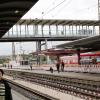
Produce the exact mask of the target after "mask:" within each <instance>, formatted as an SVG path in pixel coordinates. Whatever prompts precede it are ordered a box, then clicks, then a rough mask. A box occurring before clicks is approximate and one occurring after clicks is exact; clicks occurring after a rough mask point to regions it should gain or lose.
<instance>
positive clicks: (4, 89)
mask: <svg viewBox="0 0 100 100" xmlns="http://www.w3.org/2000/svg"><path fill="white" fill-rule="evenodd" d="M3 74H4V72H3V70H2V69H0V100H12V94H11V88H10V86H9V84H8V82H7V81H6V80H5V79H3Z"/></svg>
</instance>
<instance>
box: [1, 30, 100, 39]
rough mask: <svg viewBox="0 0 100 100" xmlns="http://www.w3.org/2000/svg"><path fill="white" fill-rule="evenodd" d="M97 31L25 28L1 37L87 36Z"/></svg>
mask: <svg viewBox="0 0 100 100" xmlns="http://www.w3.org/2000/svg"><path fill="white" fill-rule="evenodd" d="M98 34H99V31H97V32H95V33H93V32H91V33H84V32H83V33H82V32H80V33H79V32H76V30H73V31H72V30H66V32H63V31H62V30H58V31H55V30H52V31H51V32H50V31H48V30H43V33H42V31H41V30H38V31H37V32H35V31H33V30H31V29H30V30H29V31H25V30H21V31H20V30H18V31H13V32H12V31H9V32H7V33H6V34H5V35H4V36H3V37H2V38H12V37H71V36H72V37H87V36H95V35H98Z"/></svg>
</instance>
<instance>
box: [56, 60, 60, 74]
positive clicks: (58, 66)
mask: <svg viewBox="0 0 100 100" xmlns="http://www.w3.org/2000/svg"><path fill="white" fill-rule="evenodd" d="M56 68H57V71H58V73H59V72H60V70H59V68H60V62H59V61H57V63H56Z"/></svg>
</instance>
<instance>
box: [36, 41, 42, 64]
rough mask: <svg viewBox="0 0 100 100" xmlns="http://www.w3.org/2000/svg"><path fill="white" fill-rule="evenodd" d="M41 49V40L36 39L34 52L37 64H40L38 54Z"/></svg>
mask: <svg viewBox="0 0 100 100" xmlns="http://www.w3.org/2000/svg"><path fill="white" fill-rule="evenodd" d="M40 51H41V41H37V42H36V52H37V65H40V62H41V60H40V56H39V52H40Z"/></svg>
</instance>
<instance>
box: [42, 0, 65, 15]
mask: <svg viewBox="0 0 100 100" xmlns="http://www.w3.org/2000/svg"><path fill="white" fill-rule="evenodd" d="M65 1H66V0H63V1H62V2H60V3H59V4H58V5H56V6H55V7H53V8H51V9H50V10H49V11H48V12H46V13H45V14H43V16H45V15H47V14H48V13H50V12H51V11H53V10H55V9H56V8H57V7H58V6H60V5H61V4H63V3H64V2H65ZM43 16H42V17H43Z"/></svg>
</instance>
